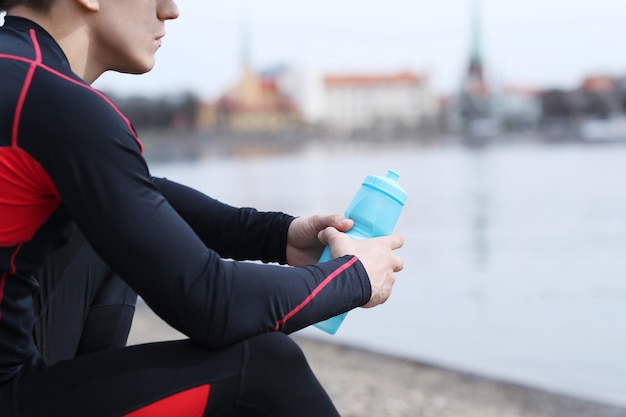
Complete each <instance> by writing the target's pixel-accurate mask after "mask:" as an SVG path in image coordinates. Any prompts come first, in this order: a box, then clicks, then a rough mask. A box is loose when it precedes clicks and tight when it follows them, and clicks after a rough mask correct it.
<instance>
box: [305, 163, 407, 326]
mask: <svg viewBox="0 0 626 417" xmlns="http://www.w3.org/2000/svg"><path fill="white" fill-rule="evenodd" d="M399 177H400V175H399V174H398V173H397V172H396V171H394V170H391V169H390V170H389V171H387V175H386V176H384V177H382V176H377V175H368V176H367V177H366V178H365V180H364V181H363V183H362V184H361V187H360V188H359V190H358V192H357V193H356V195H355V196H354V198H353V199H352V202H351V203H350V205H349V206H348V209H347V210H346V212H345V213H344V215H345V217H347V218H349V219H352V220H354V226H353V227H352V229H350V230H348V231H347V232H346V234H347V235H348V236H350V237H351V238H352V239H366V238H372V237H379V236H387V235H389V234H391V233H392V232H393V228H394V227H395V225H396V223H397V221H398V218H399V217H400V212H401V211H402V208H403V207H404V203H405V202H406V198H407V193H406V191H404V190H403V189H402V187H400V184H398V178H399ZM329 260H330V248H329V247H328V246H326V248H324V252H322V256H321V257H320V260H319V262H326V261H329ZM347 314H348V313H342V314H340V315H338V316H335V317H331V318H329V319H327V320H324V321H321V322H319V323H316V324H314V326H315V327H317V328H319V329H321V330H323V331H325V332H326V333H330V334H335V333H336V332H337V329H339V326H340V325H341V323H342V322H343V320H344V319H345V317H346V315H347Z"/></svg>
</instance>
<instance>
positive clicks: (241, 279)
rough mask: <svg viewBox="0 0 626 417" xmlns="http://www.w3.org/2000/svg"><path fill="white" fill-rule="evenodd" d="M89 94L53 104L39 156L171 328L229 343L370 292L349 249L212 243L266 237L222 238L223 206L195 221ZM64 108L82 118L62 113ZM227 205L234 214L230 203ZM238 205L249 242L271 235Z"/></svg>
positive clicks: (354, 302) (81, 218)
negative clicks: (291, 256) (300, 257)
mask: <svg viewBox="0 0 626 417" xmlns="http://www.w3.org/2000/svg"><path fill="white" fill-rule="evenodd" d="M70 89H71V88H70ZM65 93H67V94H72V93H73V92H72V91H69V92H68V91H65ZM83 100H84V101H85V102H81V99H80V97H79V98H75V99H74V100H73V101H71V102H69V101H67V102H68V103H69V104H66V105H65V108H64V107H62V106H56V107H55V108H54V109H51V112H52V114H51V115H48V116H50V119H51V120H54V121H55V123H57V124H56V125H54V126H51V127H50V128H49V129H50V132H49V137H48V139H47V142H46V143H47V144H48V146H46V147H43V148H42V149H41V150H40V152H39V153H38V154H37V155H36V158H37V159H38V160H39V161H40V163H41V164H42V166H43V167H44V169H45V170H46V171H47V172H48V174H49V175H50V177H51V178H52V180H53V182H54V184H55V186H56V187H57V190H58V192H59V194H60V196H61V198H62V200H63V204H64V205H65V206H66V208H67V210H68V211H69V213H70V215H71V216H72V218H73V219H74V221H75V222H76V224H77V225H78V227H79V228H80V229H81V230H82V232H83V233H84V235H85V237H86V238H87V239H88V241H89V242H90V243H91V245H92V246H93V248H94V249H95V250H96V251H97V253H98V254H99V255H100V256H101V257H102V258H103V259H104V260H105V261H106V262H107V263H108V264H109V265H110V266H111V267H112V268H113V270H115V271H116V272H117V273H118V274H119V275H120V276H121V277H122V278H123V279H124V280H126V281H127V282H128V283H129V285H130V286H131V287H132V288H133V289H135V291H137V293H138V294H140V295H141V297H142V298H143V299H144V300H145V301H146V302H147V303H148V305H150V307H151V308H152V309H153V310H154V311H155V312H156V313H157V314H158V315H159V316H160V317H162V318H163V319H164V320H165V321H166V322H168V323H169V324H170V325H172V326H173V327H174V328H176V329H178V330H179V331H181V332H182V333H184V334H186V335H187V336H189V337H190V338H192V339H194V340H196V341H198V342H199V343H202V344H204V345H207V346H211V347H218V346H225V345H229V344H231V343H234V342H237V341H240V340H242V339H245V338H248V337H251V336H253V335H257V334H260V333H264V332H266V331H268V330H278V331H284V332H292V331H295V330H298V329H300V328H303V327H305V326H308V325H310V324H312V323H315V322H317V321H320V320H323V319H326V318H328V317H331V316H334V315H336V314H339V313H341V312H344V311H347V310H350V309H352V308H355V307H357V306H361V305H363V304H365V303H366V302H367V301H368V300H369V298H370V296H371V288H370V284H369V280H368V278H367V274H366V272H365V270H364V268H363V266H362V264H361V262H360V261H359V260H358V259H357V258H356V257H353V256H346V257H343V258H339V259H335V260H332V261H330V262H326V263H322V264H319V265H311V266H307V267H297V268H292V267H286V266H280V265H273V264H270V265H266V264H260V263H253V262H246V261H232V260H224V259H222V258H221V257H220V256H219V254H218V253H217V252H216V251H215V250H213V249H211V248H210V247H208V246H215V247H216V249H219V250H220V251H222V252H223V253H231V254H233V255H235V254H238V255H241V254H244V253H245V254H246V255H250V254H258V253H259V252H260V253H262V252H263V250H264V249H263V244H261V249H260V250H259V249H258V248H254V249H248V248H241V247H233V245H232V243H228V242H227V243H226V244H224V245H223V246H222V245H221V243H218V241H221V239H222V238H224V236H225V235H227V234H228V233H230V231H229V230H226V229H224V230H220V228H219V227H216V223H217V222H218V221H219V219H220V218H221V214H220V213H219V211H220V210H218V211H215V212H213V213H211V215H210V216H209V217H206V218H202V219H201V220H199V223H198V224H196V225H194V224H193V222H191V223H192V226H190V224H189V223H190V222H188V221H186V220H185V219H183V218H182V217H181V215H180V213H181V212H184V210H182V209H181V207H180V206H179V205H178V203H177V202H176V205H177V206H178V207H177V208H175V207H173V206H172V204H170V202H169V201H168V199H167V198H165V197H164V195H163V193H162V192H161V191H160V189H159V188H158V187H157V185H155V183H154V182H153V181H152V179H151V177H150V174H149V171H148V168H147V166H146V163H145V161H144V159H143V158H142V156H141V154H140V148H139V145H138V144H137V141H136V140H135V138H134V135H133V132H132V130H130V129H129V128H128V127H127V125H126V124H124V123H123V122H121V121H120V120H119V115H118V113H116V112H112V111H111V110H110V109H108V108H107V106H106V105H105V103H104V102H102V103H100V104H99V105H94V103H92V101H93V100H91V99H86V98H84V97H83ZM67 107H69V108H67ZM67 114H71V115H72V120H79V121H80V123H76V122H73V121H72V122H69V121H68V122H66V120H68V118H67V117H66V115H67ZM38 128H40V127H38ZM161 185H163V184H161ZM167 187H169V185H166V186H165V188H167ZM166 194H170V193H169V191H167V192H166ZM173 200H176V201H177V199H173ZM211 204H212V203H211ZM221 207H222V210H223V211H224V212H226V213H227V214H224V216H225V217H224V218H225V219H227V222H228V219H232V216H233V212H232V211H231V209H230V208H226V207H225V206H221ZM183 214H184V215H185V217H187V220H189V218H190V216H189V215H188V213H183ZM237 215H240V216H243V217H244V220H242V221H240V222H239V224H238V225H237V227H236V229H238V231H241V230H246V231H250V230H252V231H254V232H253V233H252V234H253V235H254V234H258V236H253V237H251V238H247V239H248V240H247V241H245V240H244V242H246V243H245V244H244V246H245V245H248V244H251V242H254V243H258V242H266V241H268V240H272V239H274V236H270V235H271V234H267V233H266V232H265V231H263V229H266V228H269V229H273V226H271V225H270V226H269V227H268V226H263V227H261V228H260V229H261V231H260V232H256V226H255V225H254V221H252V225H250V224H249V223H250V222H249V220H248V219H254V218H255V216H257V215H258V214H254V213H253V212H245V211H244V212H243V214H241V212H240V213H239V214H235V216H237ZM191 217H193V216H191ZM270 223H271V222H270ZM279 223H280V224H281V227H286V226H285V225H286V223H287V221H286V220H285V219H284V218H283V219H281V220H279ZM235 224H237V222H235ZM242 225H243V226H242ZM197 230H202V232H201V233H197V232H196V231H197ZM213 233H214V234H213ZM281 233H284V231H281V232H279V233H278V234H281ZM226 240H227V241H228V238H227V239H226ZM207 244H210V245H207ZM279 245H281V244H279ZM235 246H236V245H235ZM267 252H268V254H267V257H266V258H267V259H272V258H275V257H276V254H275V253H273V254H272V253H270V252H275V250H274V249H272V250H268V251H267ZM262 257H263V256H261V258H262Z"/></svg>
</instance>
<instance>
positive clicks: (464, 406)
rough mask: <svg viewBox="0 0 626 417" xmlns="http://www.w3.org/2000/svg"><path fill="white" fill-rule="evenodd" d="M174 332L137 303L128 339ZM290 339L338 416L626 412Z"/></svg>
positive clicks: (602, 415)
mask: <svg viewBox="0 0 626 417" xmlns="http://www.w3.org/2000/svg"><path fill="white" fill-rule="evenodd" d="M181 337H183V336H182V335H181V334H180V333H178V332H177V331H175V330H173V329H172V328H171V327H169V326H168V325H167V324H165V323H164V322H163V321H161V320H160V319H159V318H158V317H156V316H155V315H154V314H153V313H152V312H151V311H150V310H149V309H148V308H147V307H145V306H144V305H139V306H138V309H137V314H136V315H135V320H134V322H133V328H132V330H131V335H130V338H129V343H130V344H138V343H146V342H151V341H160V340H173V339H179V338H181ZM294 339H295V340H296V342H297V343H298V344H299V345H300V346H301V347H302V349H303V351H304V353H305V355H306V357H307V359H308V360H309V363H310V364H311V367H312V368H313V370H314V371H315V373H316V375H317V376H318V378H319V379H320V381H321V382H322V384H323V385H324V387H325V388H326V390H327V391H328V393H329V395H330V396H331V398H332V399H333V401H334V402H335V404H336V406H337V408H338V409H339V411H340V413H341V415H342V416H343V417H626V409H623V408H618V407H613V406H609V405H604V404H599V403H595V402H590V401H586V400H581V399H578V398H573V397H568V396H564V395H559V394H554V393H550V392H546V391H542V390H537V389H534V388H530V387H525V386H521V385H517V384H511V383H507V382H502V381H497V380H493V379H489V378H484V377H480V376H477V375H472V374H468V373H464V372H458V371H455V370H452V369H445V368H441V367H436V366H432V365H429V364H426V363H420V362H416V361H411V360H406V359H402V358H394V357H389V356H385V355H380V354H377V353H375V352H370V351H366V350H362V349H357V348H354V347H350V346H342V345H335V344H329V343H326V342H321V341H318V340H314V339H310V338H304V337H302V336H297V335H296V336H294ZM294 417H295V416H294Z"/></svg>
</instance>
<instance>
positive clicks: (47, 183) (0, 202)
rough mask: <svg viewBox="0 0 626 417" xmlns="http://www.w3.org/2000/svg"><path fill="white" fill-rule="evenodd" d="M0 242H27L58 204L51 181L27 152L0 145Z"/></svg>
mask: <svg viewBox="0 0 626 417" xmlns="http://www.w3.org/2000/svg"><path fill="white" fill-rule="evenodd" d="M0 190H2V192H1V193H0V246H14V245H17V244H20V243H24V242H28V241H29V240H30V239H32V237H33V235H34V234H35V232H37V230H38V229H39V228H40V227H41V226H42V225H43V224H44V223H45V222H46V220H48V218H49V217H50V215H51V214H52V213H53V212H54V210H56V209H57V207H58V206H59V205H60V204H61V197H60V196H59V193H58V192H57V190H56V187H55V186H54V183H53V182H52V180H51V179H50V177H49V176H48V174H47V173H46V171H45V170H44V169H43V167H42V166H41V165H40V164H39V163H38V162H37V161H35V160H34V159H33V158H32V157H31V156H30V155H29V154H27V153H26V152H25V151H23V150H22V149H19V148H17V147H2V148H0Z"/></svg>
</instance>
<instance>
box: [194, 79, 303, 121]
mask: <svg viewBox="0 0 626 417" xmlns="http://www.w3.org/2000/svg"><path fill="white" fill-rule="evenodd" d="M200 113H201V114H200V117H199V118H198V127H199V128H200V129H215V128H217V129H220V130H226V131H230V132H277V131H282V130H288V129H292V128H294V127H296V126H298V124H299V122H300V116H299V112H298V109H297V107H296V105H295V104H294V103H293V101H292V100H291V99H290V98H289V97H287V96H286V95H285V94H283V93H282V92H281V90H280V88H279V87H278V85H277V83H276V80H275V79H273V78H271V77H268V78H266V77H262V76H260V75H258V74H256V73H255V72H254V71H252V70H251V69H250V68H245V69H244V70H243V71H242V75H241V77H240V79H239V80H238V82H237V83H236V84H235V85H234V86H233V87H232V88H230V89H229V90H228V91H227V92H226V93H225V94H224V95H222V96H221V97H220V98H219V99H218V100H217V101H216V102H215V103H211V104H205V105H203V106H202V109H201V111H200Z"/></svg>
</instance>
